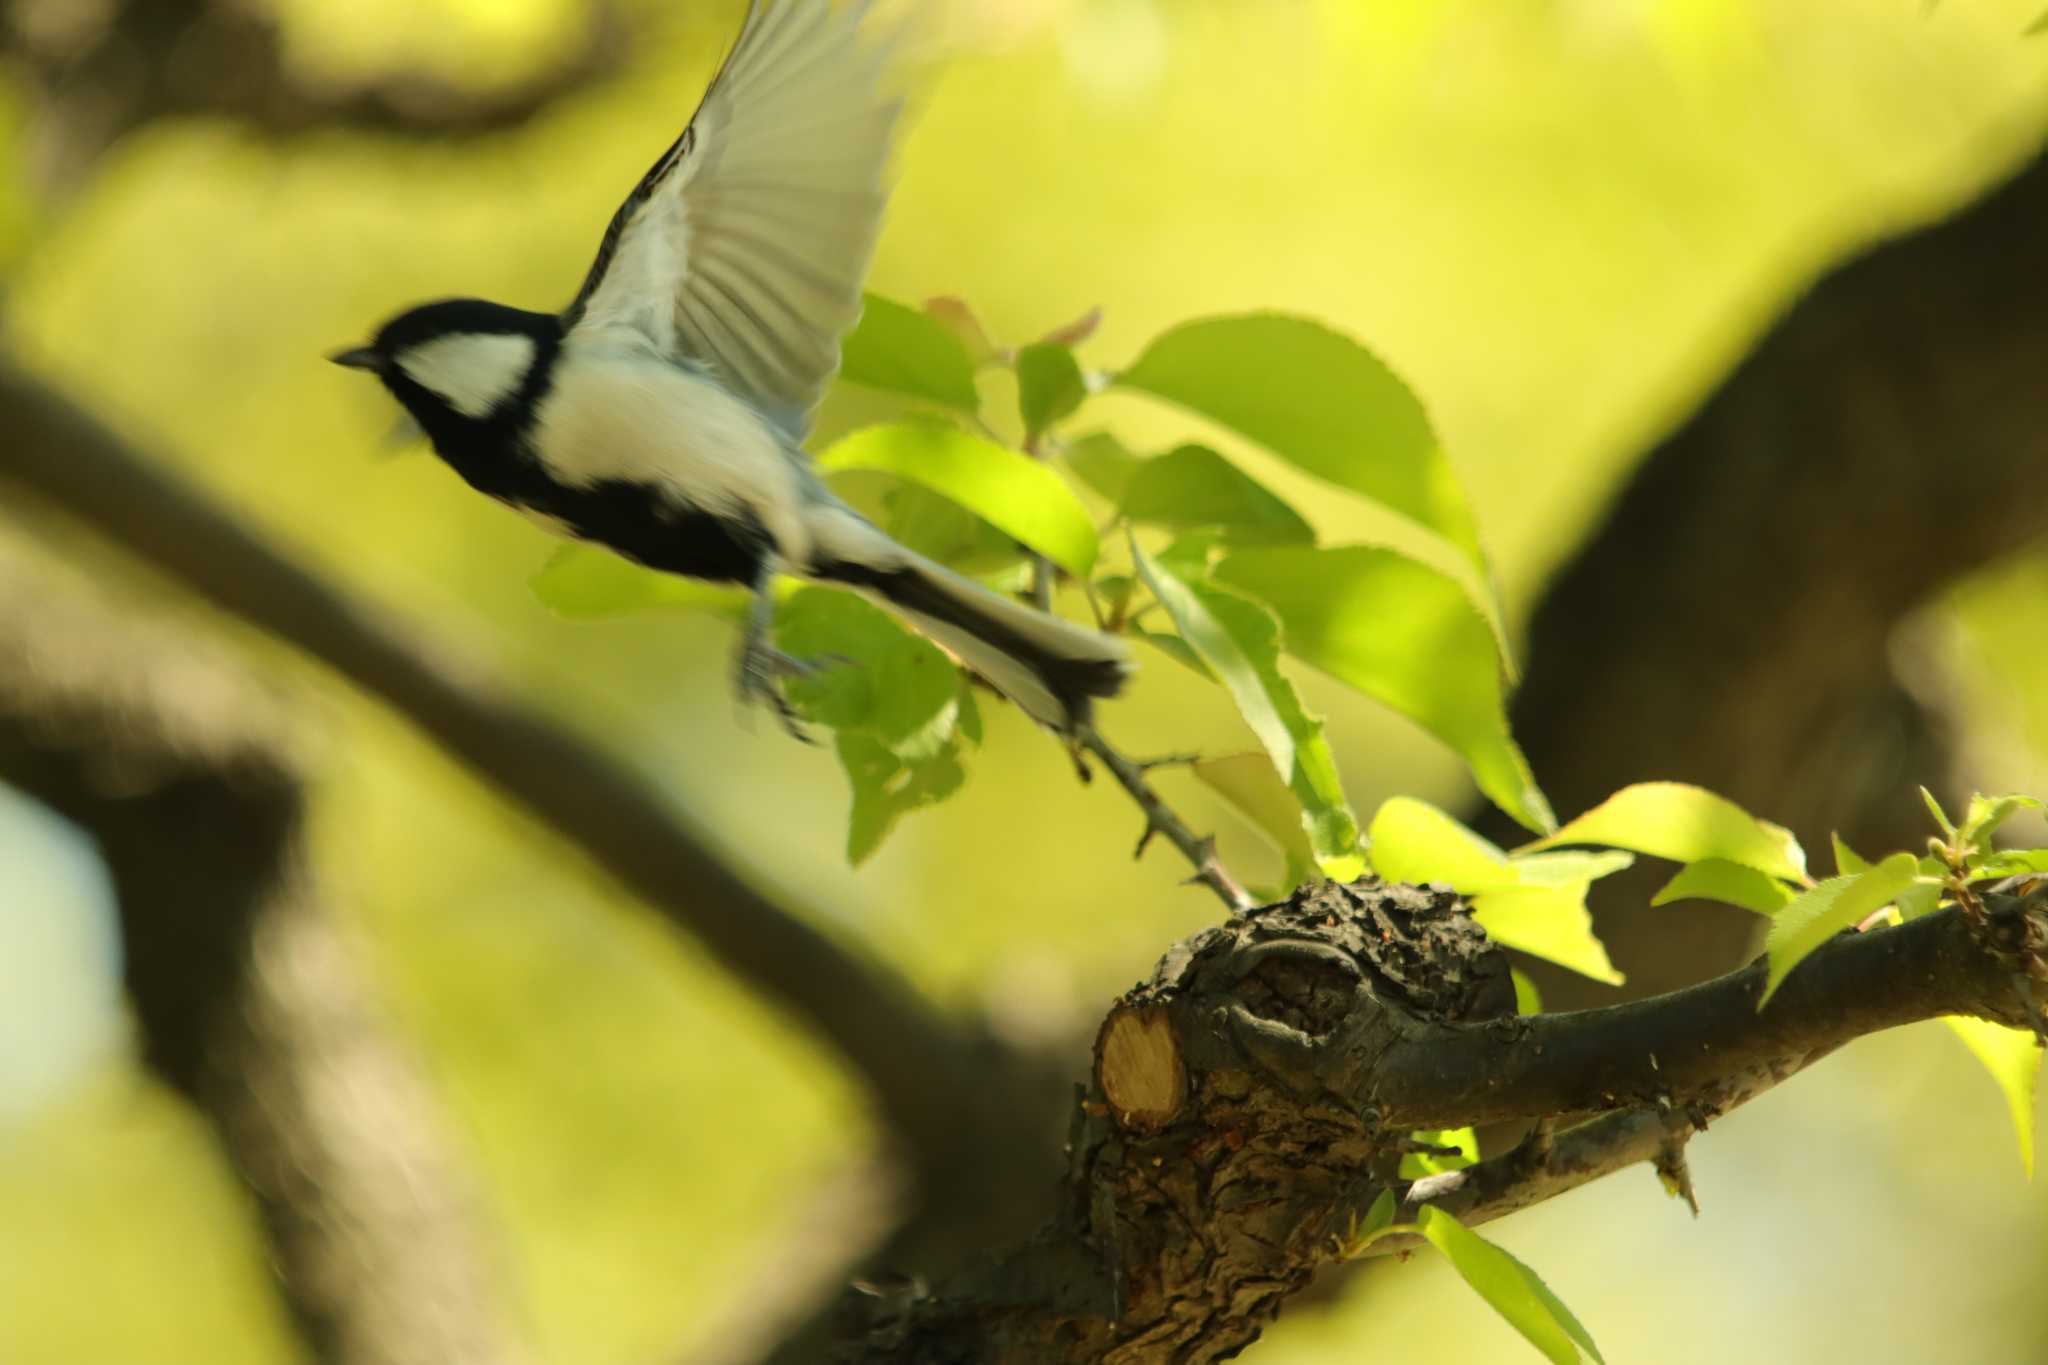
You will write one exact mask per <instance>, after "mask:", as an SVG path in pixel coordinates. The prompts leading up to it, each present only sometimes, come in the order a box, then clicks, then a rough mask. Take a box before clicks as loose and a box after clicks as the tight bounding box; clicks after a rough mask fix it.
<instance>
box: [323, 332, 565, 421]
mask: <svg viewBox="0 0 2048 1365" xmlns="http://www.w3.org/2000/svg"><path fill="white" fill-rule="evenodd" d="M561 330H562V329H561V322H560V320H559V319H558V318H556V317H555V315H554V314H552V313H528V312H524V311H522V310H520V309H517V308H507V307H505V306H504V305H502V304H496V303H486V302H484V301H483V300H481V299H444V300H442V301H440V302H438V303H427V304H422V305H420V306H419V307H417V308H412V309H408V310H407V311H405V312H403V313H400V314H399V315H398V316H397V317H394V318H392V319H391V320H390V321H389V322H387V323H385V324H384V325H383V326H382V327H380V328H378V329H377V335H376V337H375V338H374V339H373V340H372V341H371V342H370V344H369V345H367V346H357V347H353V348H351V349H349V350H345V351H338V352H336V353H335V354H334V355H331V356H329V357H328V359H330V360H332V361H333V362H334V363H335V364H337V365H343V366H347V367H348V368H349V369H353V370H368V371H369V372H370V373H372V374H374V375H376V376H377V377H378V378H379V379H380V380H382V381H383V382H384V387H385V388H387V389H389V390H390V391H391V396H392V397H394V398H396V399H397V400H398V401H399V402H400V403H402V404H403V405H404V406H405V410H406V412H407V413H408V414H409V415H410V416H411V417H412V419H413V420H414V421H416V422H418V423H419V425H420V426H421V427H422V428H423V429H424V430H425V431H426V433H427V435H428V436H430V437H432V438H433V441H434V444H435V445H436V446H437V447H439V448H440V449H442V451H443V452H444V453H446V451H447V448H448V446H449V444H450V443H451V442H455V441H461V440H464V439H474V438H475V437H476V436H477V435H479V434H482V433H484V432H486V431H488V430H489V429H491V428H493V427H496V426H500V425H503V424H506V423H514V424H516V423H518V422H519V421H521V420H522V418H523V415H524V413H523V409H525V408H527V407H530V405H531V404H532V403H533V401H534V399H535V397H536V393H535V385H536V383H537V381H538V380H539V379H540V378H541V376H542V375H544V373H545V369H546V362H547V361H548V360H549V359H550V358H551V357H552V356H553V354H554V351H555V348H556V346H557V345H558V343H559V342H560V339H561Z"/></svg>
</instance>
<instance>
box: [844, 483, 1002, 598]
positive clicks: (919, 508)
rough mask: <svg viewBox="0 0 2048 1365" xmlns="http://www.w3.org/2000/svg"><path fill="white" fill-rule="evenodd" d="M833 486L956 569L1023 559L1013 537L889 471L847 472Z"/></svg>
mask: <svg viewBox="0 0 2048 1365" xmlns="http://www.w3.org/2000/svg"><path fill="white" fill-rule="evenodd" d="M863 483H871V484H873V485H875V487H876V489H877V492H876V494H875V496H873V497H864V496H862V491H863V490H862V489H861V488H860V486H859V485H861V484H863ZM832 485H833V491H834V492H836V493H838V494H840V495H841V496H842V497H845V498H846V499H847V501H849V502H851V503H853V504H854V505H855V506H856V507H858V508H859V509H860V510H861V511H862V512H865V513H867V514H868V516H869V518H870V519H871V520H873V521H874V522H875V524H876V525H878V526H880V527H881V528H882V529H883V530H884V531H887V532H888V533H889V536H890V538H891V539H892V540H894V541H896V542H897V543H898V544H899V545H905V546H908V547H909V548H910V549H913V550H915V551H917V552H918V553H919V554H921V555H926V556H929V557H930V558H932V559H936V560H938V561H939V563H941V564H944V565H947V566H948V567H950V568H953V569H956V570H958V571H959V572H961V573H964V574H969V575H972V576H976V577H979V576H983V575H987V574H992V573H999V572H1001V571H1002V570H1004V569H1007V568H1010V567H1012V566H1014V565H1018V564H1024V563H1027V562H1028V555H1027V553H1026V551H1025V549H1024V547H1023V546H1022V545H1020V544H1018V543H1017V541H1016V540H1015V539H1014V538H1013V537H1011V536H1009V535H1006V534H1005V533H1003V532H1002V531H1000V530H998V529H997V528H995V527H993V526H991V525H989V524H988V522H986V521H984V520H983V519H982V518H981V517H979V516H976V515H975V514H974V513H973V512H970V511H969V510H967V509H966V508H965V507H962V506H961V505H960V504H959V503H957V502H955V501H953V500H952V499H951V498H948V497H945V496H943V495H942V494H939V493H934V492H933V491H932V490H931V489H929V488H926V487H923V486H922V485H920V484H914V483H906V482H904V481H903V480H902V479H900V478H898V477H896V476H895V475H893V474H882V473H874V472H861V471H848V472H845V473H842V474H839V475H837V476H835V477H834V478H833V480H832Z"/></svg>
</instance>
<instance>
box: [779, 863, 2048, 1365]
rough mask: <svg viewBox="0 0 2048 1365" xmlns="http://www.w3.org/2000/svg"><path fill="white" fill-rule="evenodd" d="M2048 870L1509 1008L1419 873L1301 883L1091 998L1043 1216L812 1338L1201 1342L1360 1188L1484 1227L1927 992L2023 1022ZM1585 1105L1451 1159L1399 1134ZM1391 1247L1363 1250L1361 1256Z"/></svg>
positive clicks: (1230, 1321) (1329, 1240) (1669, 1161)
mask: <svg viewBox="0 0 2048 1365" xmlns="http://www.w3.org/2000/svg"><path fill="white" fill-rule="evenodd" d="M2044 943H2048V894H2044V895H2043V896H2041V897H2037V898H2036V899H2035V900H2034V901H2032V902H2029V903H2021V902H2017V901H2013V900H2010V899H2009V898H2008V899H2004V900H2002V901H2001V902H2000V904H1999V906H1998V908H1997V910H1996V912H1995V913H1994V915H1993V916H1992V919H1991V921H1990V927H1989V929H1988V930H1987V931H1986V932H1985V933H1983V934H1982V935H1981V936H1980V935H1979V934H1978V933H1977V932H1976V931H1974V930H1973V929H1972V928H1971V926H1970V925H1969V923H1968V922H1967V921H1965V920H1964V919H1963V918H1962V917H1961V916H1960V915H1958V914H1956V913H1955V912H1953V911H1951V912H1945V913H1943V914H1940V915H1936V916H1931V917H1929V918H1926V919H1922V920H1919V921H1916V922H1914V923H1912V924H1909V925H1906V926H1903V927H1900V928H1896V929H1882V930H1877V931H1874V932H1871V933H1865V934H1860V935H1845V936H1843V937H1842V938H1840V939H1838V940H1836V941H1835V942H1834V943H1832V944H1830V945H1829V946H1827V947H1825V948H1823V949H1822V950H1821V951H1820V952H1818V953H1817V954H1815V955H1814V957H1813V958H1811V959H1809V960H1808V962H1807V963H1805V964H1804V965H1802V967H1801V968H1800V970H1799V971H1798V972H1796V973H1794V974H1793V976H1792V977H1790V978H1789V979H1788V980H1787V982H1786V983H1785V985H1784V986H1783V987H1782V989H1781V990H1780V992H1779V993H1778V995H1777V996H1776V997H1774V998H1773V1000H1772V1002H1771V1004H1770V1006H1769V1007H1768V1008H1766V1009H1764V1010H1762V1011H1761V1012H1759V1010H1758V1008H1757V1001H1758V999H1759V997H1760V994H1761V991H1762V987H1763V979H1764V970H1763V966H1762V964H1756V965H1754V966H1752V967H1750V968H1747V969H1745V970H1743V971H1741V972H1737V973H1733V974H1731V975H1729V976H1726V977H1723V978H1720V979H1719V980H1716V981H1712V982H1708V983H1705V984H1703V985H1700V986H1697V987H1694V988H1692V989H1690V990H1687V991H1683V992H1679V993H1677V994H1674V995H1669V996H1664V997H1661V998H1658V999H1656V1000H1651V1001H1643V1002H1638V1003H1635V1004H1630V1005H1624V1006H1615V1007H1610V1008H1607V1009H1601V1010H1591V1011H1584V1012H1580V1013H1565V1014H1555V1015H1541V1016H1535V1017H1528V1018H1522V1017H1517V1016H1515V1015H1514V1013H1513V1007H1514V1000H1513V990H1512V987H1511V985H1510V983H1509V981H1508V976H1507V963H1506V959H1505V957H1504V956H1503V955H1502V954H1501V952H1500V951H1499V950H1498V949H1497V948H1495V947H1493V946H1492V945H1490V944H1489V943H1487V942H1486V940H1485V938H1484V936H1483V935H1482V934H1481V933H1480V932H1479V931H1478V930H1477V928H1476V927H1475V926H1474V924H1473V921H1472V920H1471V919H1470V917H1469V915H1468V914H1467V913H1466V908H1465V906H1464V905H1463V904H1462V902H1460V901H1459V900H1458V898H1457V897H1455V896H1453V895H1451V894H1450V893H1448V892H1445V891H1442V890H1440V889H1430V888H1419V887H1407V886H1382V885H1376V884H1371V883H1360V884H1358V885H1355V886H1350V887H1341V886H1327V885H1326V886H1322V887H1317V888H1312V889H1308V890H1305V891H1302V892H1300V893H1297V894H1296V895H1295V896H1294V897H1293V898H1292V899H1290V900H1289V901H1288V902H1286V903H1285V904H1282V905H1275V906H1267V907H1264V908H1261V909H1258V910H1253V911H1251V912H1249V913H1247V914H1244V915H1240V916H1235V917H1233V918H1232V919H1231V920H1230V921H1229V922H1228V923H1226V924H1225V925H1223V926H1221V927H1220V928H1214V929H1207V930H1204V931H1202V932H1201V933H1199V934H1197V935H1195V936H1194V937H1192V938H1190V939H1188V940H1186V941H1185V942H1183V943H1181V944H1179V945H1177V946H1176V947H1175V948H1174V949H1173V950H1172V951H1170V952H1169V953H1168V954H1167V956H1166V957H1165V958H1164V959H1163V960H1162V961H1161V963H1160V965H1159V967H1158V969H1157V970H1156V971H1155V972H1154V974H1153V976H1152V978H1151V980H1149V981H1147V982H1146V983H1144V984H1142V985H1140V986H1139V987H1137V988H1136V989H1135V990H1133V991H1131V992H1130V993H1128V994H1127V995H1125V996H1124V997H1123V998H1122V999H1120V1000H1119V1001H1117V1003H1116V1004H1115V1006H1114V1007H1113V1008H1112V1009H1111V1010H1110V1012H1109V1014H1108V1016H1107V1018H1106V1020H1105V1021H1104V1024H1103V1028H1102V1032H1101V1034H1100V1036H1099V1038H1098V1042H1097V1048H1096V1053H1095V1064H1094V1074H1093V1083H1092V1085H1091V1087H1090V1089H1089V1091H1088V1092H1087V1093H1086V1095H1085V1096H1083V1097H1081V1098H1080V1099H1079V1100H1078V1102H1077V1104H1076V1109H1075V1113H1074V1122H1073V1128H1072V1136H1071V1138H1070V1141H1069V1144H1068V1160H1067V1170H1066V1177H1065V1180H1064V1182H1063V1184H1062V1185H1061V1187H1060V1189H1059V1191H1058V1192H1057V1196H1056V1197H1057V1201H1058V1202H1057V1206H1056V1211H1055V1212H1054V1214H1053V1216H1052V1217H1051V1219H1050V1221H1049V1223H1048V1225H1047V1226H1046V1228H1045V1229H1044V1230H1043V1231H1042V1232H1041V1233H1040V1234H1039V1235H1038V1236H1037V1237H1036V1238H1035V1239H1033V1240H1032V1241H1030V1242H1029V1243H1027V1244H1025V1245H1022V1246H1020V1247H1018V1248H1017V1249H1015V1250H1013V1251H1012V1252H1010V1253H1009V1254H1008V1255H1005V1256H1002V1257H999V1258H997V1259H995V1260H994V1261H993V1262H990V1263H987V1264H985V1265H981V1266H976V1267H972V1268H969V1269H966V1270H964V1271H961V1272H958V1273H956V1274H954V1275H952V1276H950V1277H948V1278H946V1279H944V1280H941V1281H939V1282H938V1283H936V1284H934V1285H933V1286H931V1289H930V1292H929V1293H907V1294H899V1295H895V1296H880V1297H875V1296H863V1295H856V1296H852V1297H850V1298H849V1299H848V1300H847V1301H846V1303H845V1304H844V1305H843V1306H842V1315H841V1317H840V1319H839V1322H838V1324H837V1326H838V1337H837V1340H836V1342H835V1343H834V1346H833V1347H832V1349H831V1350H830V1351H828V1352H824V1353H821V1354H820V1355H818V1356H814V1357H811V1358H814V1359H827V1360H830V1361H833V1362H837V1363H840V1365H844V1363H846V1362H856V1361H861V1362H866V1361H874V1362H880V1361H890V1362H899V1363H902V1362H934V1363H937V1362H944V1363H945V1365H982V1363H984V1362H985V1363H986V1365H1025V1362H1031V1363H1032V1365H1040V1363H1043V1362H1052V1363H1058V1362H1073V1363H1074V1365H1081V1363H1082V1362H1088V1363H1089V1365H1153V1363H1154V1362H1168V1361H1171V1362H1174V1363H1175V1365H1199V1362H1207V1361H1215V1360H1223V1359H1227V1358H1230V1357H1232V1356H1234V1355H1236V1354H1237V1353H1238V1352H1239V1351H1241V1350H1243V1348H1244V1347H1245V1346H1246V1345H1248V1344H1249V1343H1250V1342H1252V1341H1253V1340H1255V1339H1256V1338H1257V1337H1258V1335H1259V1333H1260V1331H1261V1330H1262V1329H1263V1328H1264V1326H1265V1325H1266V1324H1267V1323H1268V1322H1270V1321H1271V1320H1272V1318H1273V1317H1274V1316H1275V1315H1276V1314H1277V1313H1278V1311H1279V1309H1280V1307H1281V1305H1282V1303H1283V1302H1284V1301H1285V1300H1286V1299H1287V1298H1288V1297H1289V1296H1290V1295H1292V1294H1295V1293H1297V1292H1299V1291H1300V1290H1301V1289H1302V1288H1303V1287H1305V1286H1306V1285H1307V1284H1308V1282H1309V1280H1310V1278H1311V1277H1312V1276H1313V1275H1314V1274H1315V1272H1316V1271H1317V1270H1318V1269H1320V1268H1322V1267H1324V1266H1327V1265H1329V1264H1332V1263H1333V1262H1334V1261H1336V1260H1338V1259H1340V1258H1341V1257H1342V1255H1343V1254H1344V1251H1343V1248H1344V1245H1345V1242H1346V1240H1347V1236H1348V1234H1349V1233H1350V1232H1351V1230H1352V1229H1353V1228H1354V1227H1355V1226H1356V1223H1357V1220H1358V1219H1360V1218H1361V1217H1362V1216H1363V1215H1364V1214H1365V1212H1366V1210H1367V1209H1368V1207H1369V1206H1370V1204H1371V1203H1372V1201H1373V1199H1374V1198H1375V1197H1376V1196H1377V1194H1378V1193H1379V1191H1380V1190H1382V1189H1385V1188H1393V1189H1394V1190H1395V1191H1396V1193H1397V1195H1398V1197H1399V1199H1400V1203H1399V1205H1398V1208H1399V1210H1400V1213H1399V1214H1398V1215H1397V1216H1403V1217H1407V1218H1412V1217H1413V1215H1414V1212H1415V1210H1416V1208H1417V1207H1418V1206H1419V1205H1420V1204H1421V1203H1423V1202H1428V1203H1430V1204H1433V1205H1435V1206H1437V1207H1439V1208H1442V1209H1444V1210H1446V1211H1448V1212H1452V1213H1454V1214H1456V1215H1457V1216H1458V1217H1460V1218H1461V1219H1462V1220H1464V1221H1465V1222H1467V1223H1480V1222H1484V1221H1486V1220H1488V1219H1491V1218H1494V1217H1498V1216H1501V1215H1502V1214H1505V1213H1508V1212H1512V1211H1513V1210H1515V1209H1518V1208H1521V1207H1525V1206H1526V1205H1528V1204H1530V1203H1534V1202H1537V1201H1539V1200H1541V1199H1547V1198H1551V1197H1554V1196H1555V1195H1557V1194H1560V1193H1563V1192H1565V1191H1566V1190H1569V1189H1572V1188H1576V1187H1577V1186H1578V1185H1581V1184H1584V1183H1585V1182H1587V1181H1589V1180H1592V1179H1595V1178H1597V1177H1599V1176H1601V1175H1604V1174H1606V1173H1608V1172H1610V1171H1613V1170H1617V1169H1620V1168H1621V1167H1623V1166H1626V1165H1630V1164H1633V1163H1635V1162H1640V1161H1656V1162H1659V1164H1660V1165H1663V1166H1665V1167H1666V1168H1668V1169H1673V1170H1678V1171H1682V1157H1681V1155H1680V1153H1681V1152H1682V1149H1683V1144H1684V1142H1685V1141H1686V1140H1687V1139H1688V1138H1689V1137H1691V1136H1692V1134H1693V1133H1695V1132H1697V1131H1699V1130H1701V1129H1703V1128H1705V1127H1706V1125H1707V1124H1708V1123H1709V1122H1711V1121H1712V1120H1713V1119H1715V1118H1716V1117H1718V1116H1719V1115H1721V1114H1723V1113H1726V1112H1728V1111H1729V1110H1730V1109H1733V1108H1735V1107H1736V1106H1737V1105H1740V1104H1743V1103H1746V1102H1747V1101H1748V1100H1750V1099H1752V1098H1754V1097H1755V1096H1756V1095H1759V1094H1761V1093H1763V1092H1764V1091H1765V1090H1767V1089H1769V1088H1770V1087H1771V1086H1773V1085H1775V1084H1777V1083H1778V1082H1779V1081H1782V1080H1784V1079H1786V1078H1787V1077H1789V1076H1791V1075H1794V1074H1796V1073H1797V1072H1798V1071H1800V1070H1801V1069H1803V1068H1804V1067H1806V1066H1807V1065H1809V1064H1811V1063H1812V1062H1813V1061H1815V1060H1817V1059H1819V1058H1820V1057H1822V1056H1825V1055H1826V1054H1827V1053H1828V1052H1831V1051H1832V1050H1834V1049H1835V1048H1836V1047H1839V1046H1841V1045H1842V1044H1843V1043H1845V1042H1847V1041H1849V1040H1850V1039H1852V1038H1854V1037H1857V1036H1860V1035H1862V1034H1865V1033H1869V1032H1873V1031H1876V1030H1878V1029H1882V1028H1889V1027H1893V1026H1895V1025H1899V1024H1905V1023H1911V1022H1914V1021H1917V1020H1921V1019H1926V1018H1931V1017H1934V1016H1936V1015H1939V1014H1946V1013H1967V1014H1975V1015H1979V1016H1982V1017H1988V1018H1994V1019H1997V1020H1998V1021H1999V1022H2002V1023H2006V1024H2011V1025H2016V1026H2027V1025H2029V1024H2030V1023H2037V1022H2038V1021H2036V1020H2034V1019H2033V1017H2032V1015H2031V1010H2032V1008H2033V1006H2032V1005H2031V1004H2030V1003H2029V1001H2030V999H2031V994H2030V992H2029V989H2028V987H2027V986H2026V984H2025V981H2024V970H2025V968H2026V964H2027V963H2028V962H2030V961H2031V962H2033V963H2034V965H2035V967H2036V968H2038V966H2039V956H2040V953H2041V950H2042V946H2043V944H2044ZM1589 1112H1591V1113H1600V1114H1601V1117H1598V1118H1595V1119H1593V1120H1591V1121H1590V1122H1586V1123H1583V1124H1580V1125H1578V1126H1576V1127H1570V1128H1567V1129H1565V1130H1564V1131H1562V1132H1560V1133H1556V1134H1554V1135H1550V1134H1546V1136H1545V1137H1544V1138H1543V1139H1542V1141H1541V1142H1540V1143H1536V1144H1531V1145H1529V1146H1525V1147H1523V1148H1521V1149H1518V1150H1516V1151H1514V1152H1510V1153H1508V1154H1506V1155H1503V1156H1499V1157H1495V1158H1492V1159H1490V1160H1487V1161H1484V1162H1481V1163H1479V1164H1478V1165H1475V1166H1472V1167H1469V1168H1467V1169H1466V1170H1463V1171H1459V1172H1454V1173H1451V1174H1449V1175H1444V1176H1433V1177H1429V1178H1427V1179H1425V1180H1421V1181H1415V1182H1405V1181H1400V1180H1398V1179H1397V1178H1396V1176H1397V1171H1398V1162H1399V1157H1400V1155H1401V1153H1402V1151H1403V1149H1404V1148H1405V1147H1406V1146H1408V1144H1407V1143H1406V1142H1405V1141H1404V1135H1405V1134H1406V1133H1407V1131H1408V1130H1410V1129H1413V1128H1422V1127H1440V1126H1450V1125H1458V1124H1463V1123H1468V1122H1486V1121H1493V1120H1502V1119H1555V1118H1558V1117H1560V1116H1564V1115H1574V1114H1586V1113H1589ZM1393 1245H1394V1244H1393V1243H1388V1244H1386V1245H1381V1246H1376V1247H1375V1248H1374V1250H1375V1252H1378V1251H1381V1250H1385V1249H1390V1248H1391V1247H1392V1246H1393Z"/></svg>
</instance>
